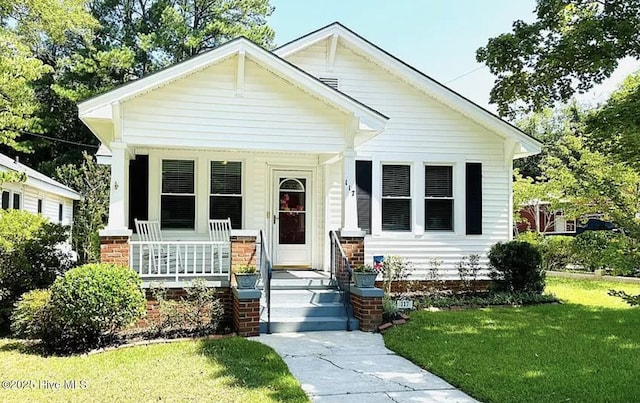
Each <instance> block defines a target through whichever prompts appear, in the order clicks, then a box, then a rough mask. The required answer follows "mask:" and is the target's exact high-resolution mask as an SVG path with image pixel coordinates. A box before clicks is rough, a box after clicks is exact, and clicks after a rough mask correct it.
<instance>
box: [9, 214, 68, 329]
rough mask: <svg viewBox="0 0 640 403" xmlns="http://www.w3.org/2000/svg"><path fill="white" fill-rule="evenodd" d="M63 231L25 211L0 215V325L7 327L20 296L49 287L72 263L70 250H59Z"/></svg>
mask: <svg viewBox="0 0 640 403" xmlns="http://www.w3.org/2000/svg"><path fill="white" fill-rule="evenodd" d="M67 230H68V228H67V227H64V226H61V225H58V224H52V223H50V222H48V221H47V219H46V218H43V217H42V216H40V215H36V214H31V213H29V212H26V211H20V210H7V211H2V212H0V326H3V327H5V328H6V327H8V323H9V320H8V319H9V317H10V315H11V311H12V310H13V307H14V305H15V302H16V301H17V300H18V298H19V297H20V296H21V295H22V294H24V293H25V292H27V291H30V290H34V289H38V288H46V287H48V286H50V285H51V284H52V283H53V281H54V280H55V278H56V276H57V275H60V274H62V273H63V272H65V271H66V270H67V269H68V268H69V267H70V266H71V265H72V264H73V260H72V259H71V256H70V251H65V250H64V249H63V248H61V247H60V245H61V244H62V243H63V242H64V241H66V240H67V238H68V234H67Z"/></svg>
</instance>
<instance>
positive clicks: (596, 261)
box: [574, 231, 640, 276]
mask: <svg viewBox="0 0 640 403" xmlns="http://www.w3.org/2000/svg"><path fill="white" fill-rule="evenodd" d="M638 247H639V245H638V242H637V241H636V240H634V239H633V238H630V237H628V236H627V235H625V234H623V233H620V232H612V231H585V232H583V233H582V234H580V235H577V236H576V237H575V240H574V253H575V259H576V262H577V263H578V264H579V265H580V266H582V267H583V268H585V269H586V270H588V271H595V270H604V271H605V272H607V273H608V274H612V275H619V276H629V275H638V274H640V273H638V270H640V250H639V249H638Z"/></svg>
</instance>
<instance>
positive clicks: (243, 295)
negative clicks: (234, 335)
mask: <svg viewBox="0 0 640 403" xmlns="http://www.w3.org/2000/svg"><path fill="white" fill-rule="evenodd" d="M232 295H233V327H234V328H235V330H236V331H237V332H238V335H240V336H243V337H251V336H259V335H260V295H261V293H260V291H259V290H253V289H252V290H238V289H237V288H233V292H232Z"/></svg>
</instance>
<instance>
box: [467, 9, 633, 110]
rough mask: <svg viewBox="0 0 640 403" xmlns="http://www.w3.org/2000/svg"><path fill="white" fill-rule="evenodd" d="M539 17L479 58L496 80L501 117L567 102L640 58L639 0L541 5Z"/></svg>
mask: <svg viewBox="0 0 640 403" xmlns="http://www.w3.org/2000/svg"><path fill="white" fill-rule="evenodd" d="M535 12H536V17H537V19H536V21H534V22H532V23H526V22H524V21H521V20H518V21H515V22H514V23H513V30H512V31H511V32H508V33H504V34H501V35H499V36H497V37H495V38H491V39H489V41H488V42H487V45H486V46H484V47H481V48H480V49H478V50H477V53H476V58H477V60H478V61H479V62H484V63H485V64H486V65H487V66H488V67H489V69H490V71H491V73H492V74H494V75H495V76H496V77H497V78H496V81H495V84H494V87H493V89H492V90H491V94H490V99H491V102H492V103H496V104H497V106H498V113H499V114H500V115H502V116H512V117H513V116H514V115H515V113H516V112H518V111H532V110H538V111H539V110H541V109H543V108H544V107H549V106H552V105H554V103H555V102H557V101H562V102H566V101H568V100H569V99H570V98H571V97H572V96H573V95H574V94H575V93H576V92H586V91H588V90H589V89H591V88H592V87H593V86H594V85H595V84H599V83H601V82H602V81H603V80H604V79H606V78H607V77H609V76H611V74H612V73H613V71H614V70H615V69H616V67H617V66H618V62H619V61H620V59H622V58H624V57H626V56H631V57H635V58H638V57H640V31H639V30H638V27H639V26H640V0H538V2H537V6H536V9H535Z"/></svg>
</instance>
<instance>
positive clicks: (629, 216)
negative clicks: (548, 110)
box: [513, 106, 640, 240]
mask: <svg viewBox="0 0 640 403" xmlns="http://www.w3.org/2000/svg"><path fill="white" fill-rule="evenodd" d="M547 116H548V117H547V119H549V116H556V117H557V118H558V119H560V120H559V121H558V122H557V124H556V126H555V127H556V128H559V129H560V132H558V133H556V134H553V135H551V134H550V135H549V136H548V137H549V138H555V140H554V141H553V143H552V145H551V146H550V147H549V148H548V150H549V151H548V152H547V154H546V155H545V156H544V157H543V159H542V161H541V162H540V168H541V175H540V176H538V177H536V178H530V177H523V176H522V175H520V174H519V172H517V171H516V174H515V182H514V186H513V197H514V205H516V206H517V205H518V203H523V202H526V201H528V200H534V199H539V200H544V201H548V202H549V203H550V206H549V210H550V211H551V212H555V211H563V212H564V214H565V216H567V217H568V218H579V217H580V216H583V215H587V214H596V213H597V214H604V215H605V217H606V218H607V219H610V220H612V221H615V222H616V223H617V224H618V225H619V226H620V227H622V228H624V229H625V231H626V232H627V233H628V234H629V235H630V236H631V237H633V238H635V239H636V240H640V219H638V218H637V216H636V213H638V212H640V186H639V184H640V173H639V172H638V171H636V170H634V169H632V168H631V167H629V166H628V165H627V164H624V163H621V162H616V161H612V160H611V158H609V157H608V156H607V155H605V154H603V153H600V152H598V151H594V150H590V149H589V148H588V147H587V146H586V139H585V136H584V131H585V130H586V129H587V128H588V126H586V125H585V121H587V120H588V119H587V118H586V116H587V115H586V114H585V113H584V112H582V111H580V110H579V109H577V107H575V106H573V107H570V108H568V109H565V110H564V111H559V112H556V113H554V114H552V115H548V114H547ZM546 126H547V127H548V126H549V125H546Z"/></svg>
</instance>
